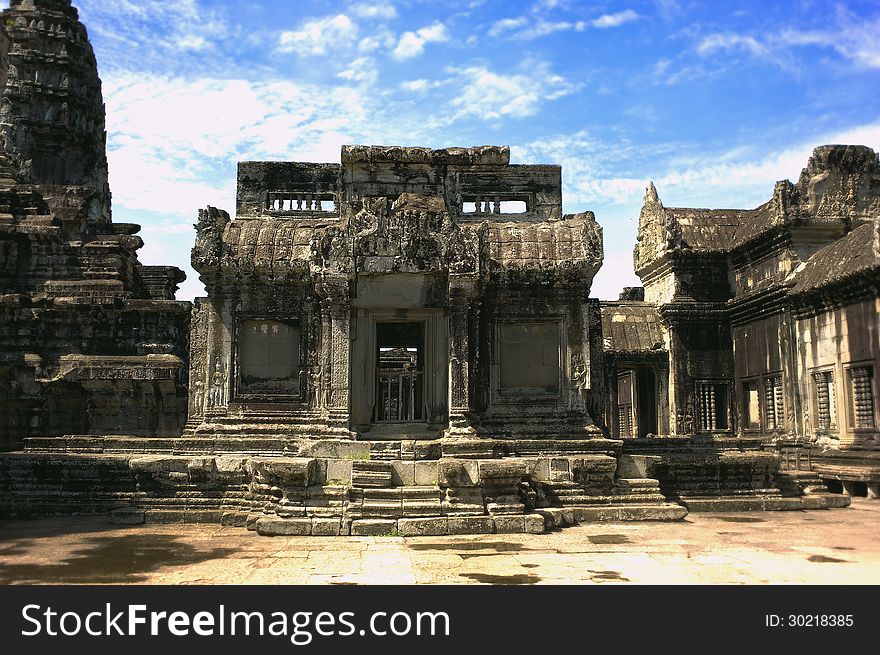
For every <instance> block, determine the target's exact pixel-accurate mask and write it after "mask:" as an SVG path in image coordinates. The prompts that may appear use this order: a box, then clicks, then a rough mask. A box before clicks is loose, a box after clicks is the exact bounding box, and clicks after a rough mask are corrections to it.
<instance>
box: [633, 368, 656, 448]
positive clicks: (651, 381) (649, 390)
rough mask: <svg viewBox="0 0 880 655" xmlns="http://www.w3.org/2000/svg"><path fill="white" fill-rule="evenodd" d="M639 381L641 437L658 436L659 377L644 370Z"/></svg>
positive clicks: (640, 373)
mask: <svg viewBox="0 0 880 655" xmlns="http://www.w3.org/2000/svg"><path fill="white" fill-rule="evenodd" d="M638 381H639V394H638V396H639V436H640V437H647V436H648V435H649V434H653V435H656V434H657V431H658V427H657V401H658V399H659V395H658V393H657V376H656V375H655V374H654V371H651V370H649V369H642V370H641V371H639V375H638Z"/></svg>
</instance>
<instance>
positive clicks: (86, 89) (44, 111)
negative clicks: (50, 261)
mask: <svg viewBox="0 0 880 655" xmlns="http://www.w3.org/2000/svg"><path fill="white" fill-rule="evenodd" d="M2 22H3V25H4V26H5V29H6V32H7V35H8V56H7V57H6V62H5V63H6V65H5V67H4V70H3V72H2V73H0V77H3V76H5V77H6V85H5V90H4V92H3V100H2V106H0V135H2V139H0V143H2V155H3V156H4V157H5V159H6V161H5V162H3V163H4V168H6V176H7V177H11V178H12V179H15V180H16V181H18V182H21V183H25V184H38V185H45V186H49V187H83V188H86V189H90V190H91V191H92V194H93V195H92V197H91V202H90V206H89V207H88V211H87V216H86V218H87V220H88V221H90V222H96V223H106V222H109V221H110V190H109V185H108V181H107V177H108V175H107V156H106V132H105V120H104V102H103V96H102V94H101V80H100V79H99V77H98V66H97V62H96V61H95V53H94V51H93V50H92V46H91V44H90V43H89V39H88V35H87V33H86V28H85V27H84V26H83V24H82V23H80V21H79V15H78V12H77V10H76V9H75V8H74V7H72V6H71V3H70V0H12V1H11V3H10V8H9V9H7V10H6V11H4V12H3V14H2ZM2 63H4V62H3V60H2V58H0V64H2ZM47 195H48V196H52V195H53V194H51V193H50V194H47Z"/></svg>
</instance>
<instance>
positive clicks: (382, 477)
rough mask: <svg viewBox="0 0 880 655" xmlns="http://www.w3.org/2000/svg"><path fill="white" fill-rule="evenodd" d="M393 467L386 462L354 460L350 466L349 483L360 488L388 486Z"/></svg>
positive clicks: (390, 481)
mask: <svg viewBox="0 0 880 655" xmlns="http://www.w3.org/2000/svg"><path fill="white" fill-rule="evenodd" d="M392 475H393V469H392V467H391V464H389V463H387V462H381V461H379V462H376V461H356V462H352V466H351V484H352V486H353V487H360V488H368V487H373V488H381V487H390V486H391V483H392Z"/></svg>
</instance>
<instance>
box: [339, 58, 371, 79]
mask: <svg viewBox="0 0 880 655" xmlns="http://www.w3.org/2000/svg"><path fill="white" fill-rule="evenodd" d="M336 77H338V78H339V79H342V80H347V81H349V82H355V83H358V84H364V85H367V86H369V85H371V84H375V83H376V80H377V79H378V78H379V71H378V69H377V68H376V60H375V59H373V58H372V57H358V58H357V59H355V60H354V61H352V62H351V64H350V65H349V67H348V68H346V69H345V70H343V71H341V72H339V73H337V74H336Z"/></svg>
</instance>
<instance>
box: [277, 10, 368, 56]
mask: <svg viewBox="0 0 880 655" xmlns="http://www.w3.org/2000/svg"><path fill="white" fill-rule="evenodd" d="M357 34H358V27H357V25H356V24H355V23H354V21H352V20H351V19H350V18H349V17H348V16H346V15H345V14H337V15H336V16H327V17H325V18H314V19H310V20H307V21H305V22H304V23H303V24H302V25H300V26H299V28H298V29H296V30H285V31H284V32H281V34H280V35H279V36H278V51H279V52H293V53H296V54H299V55H312V56H315V55H326V54H327V53H329V52H330V51H331V50H332V49H334V48H338V47H340V46H342V47H344V46H350V45H352V44H353V43H354V42H355V40H356V39H357Z"/></svg>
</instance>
